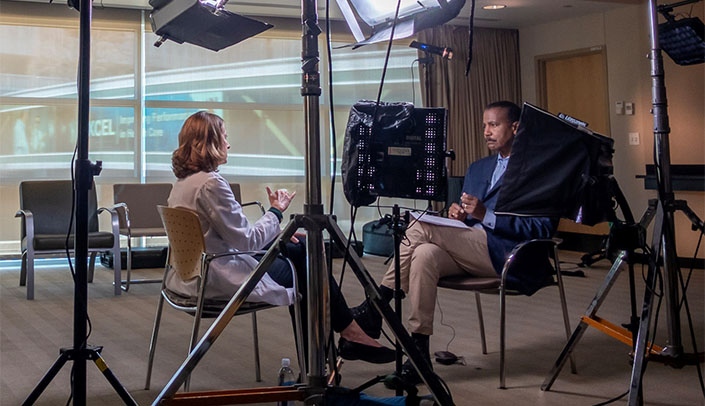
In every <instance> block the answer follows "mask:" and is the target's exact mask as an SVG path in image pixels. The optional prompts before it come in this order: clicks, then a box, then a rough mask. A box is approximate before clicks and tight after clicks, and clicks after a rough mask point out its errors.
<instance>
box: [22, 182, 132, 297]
mask: <svg viewBox="0 0 705 406" xmlns="http://www.w3.org/2000/svg"><path fill="white" fill-rule="evenodd" d="M73 196H74V190H73V182H72V181H70V180H39V181H24V182H20V210H19V211H18V212H17V213H16V214H15V217H20V218H21V219H22V227H21V231H20V239H21V249H22V264H21V268H20V286H25V285H26V286H27V300H32V299H34V258H35V257H37V256H38V255H56V254H63V253H65V252H66V235H67V233H68V231H69V221H70V219H71V218H72V212H71V210H72V209H73ZM103 212H108V213H110V219H111V230H112V231H100V230H99V224H98V214H100V213H103ZM74 221H75V219H74ZM74 224H75V223H74ZM119 224H120V223H119V220H118V214H117V212H115V211H114V210H112V209H106V208H98V203H97V197H96V190H95V184H93V185H92V187H91V188H90V190H89V193H88V252H89V253H90V262H89V268H88V281H89V282H92V281H93V273H94V270H95V258H96V256H97V254H98V253H100V252H102V251H105V250H111V251H112V252H113V256H114V257H115V272H114V283H115V295H119V294H120V290H121V289H120V266H121V263H120V225H119ZM74 233H75V227H71V234H70V235H69V238H68V248H69V252H73V248H74V237H75V234H74Z"/></svg>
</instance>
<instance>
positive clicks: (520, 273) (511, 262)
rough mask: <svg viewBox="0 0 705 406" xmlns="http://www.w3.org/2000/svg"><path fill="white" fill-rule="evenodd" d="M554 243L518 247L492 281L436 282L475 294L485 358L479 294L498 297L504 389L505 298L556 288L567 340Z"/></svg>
mask: <svg viewBox="0 0 705 406" xmlns="http://www.w3.org/2000/svg"><path fill="white" fill-rule="evenodd" d="M559 243H560V240H557V239H536V240H530V241H526V242H523V243H521V244H519V245H517V246H516V247H515V248H514V250H512V252H511V253H510V255H509V256H508V257H507V260H506V262H505V263H504V267H503V269H502V275H501V276H498V277H496V278H494V277H474V276H471V275H467V276H465V275H462V276H457V275H456V276H448V277H444V278H441V279H440V280H439V281H438V286H439V287H441V288H446V289H453V290H464V291H470V292H474V293H475V303H476V306H477V315H478V320H479V330H480V340H481V344H482V353H483V354H487V343H486V340H485V324H484V319H483V316H482V304H481V299H480V294H481V293H492V294H497V295H499V313H500V316H499V317H500V322H499V387H500V388H502V389H504V388H506V385H505V375H506V371H505V341H506V306H505V302H506V297H507V296H512V295H532V294H533V293H535V292H536V291H537V290H539V289H543V288H545V287H549V286H557V287H558V294H559V297H560V303H561V309H562V311H563V324H564V327H565V335H566V340H567V339H568V338H570V334H571V328H570V321H569V318H568V307H567V305H566V298H565V290H564V288H563V278H562V277H561V272H560V262H559V260H558V249H557V246H558V244H559ZM571 369H572V371H573V373H576V368H575V363H574V362H573V359H572V358H571Z"/></svg>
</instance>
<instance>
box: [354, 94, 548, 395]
mask: <svg viewBox="0 0 705 406" xmlns="http://www.w3.org/2000/svg"><path fill="white" fill-rule="evenodd" d="M520 115H521V109H520V108H519V106H517V105H516V104H514V103H512V102H508V101H500V102H495V103H491V104H489V105H487V107H485V110H484V113H483V128H484V131H483V134H484V137H485V141H486V143H487V147H488V148H489V150H490V151H491V152H493V155H491V156H489V157H486V158H483V159H480V160H478V161H476V162H474V163H473V164H471V165H470V167H469V168H468V170H467V172H466V174H465V180H464V184H463V193H462V195H461V196H460V198H459V202H458V203H453V204H452V205H451V207H450V208H449V209H448V217H449V218H451V219H456V220H458V221H459V222H462V223H464V224H462V223H457V224H455V225H449V226H446V225H437V224H431V223H427V222H424V221H423V217H421V221H414V222H412V224H411V225H410V226H409V228H408V229H407V230H406V241H403V242H402V244H401V247H400V254H399V260H400V264H401V267H400V283H401V288H402V290H403V291H404V292H405V293H406V296H407V298H408V299H409V300H408V302H409V303H408V310H409V318H408V327H409V331H410V332H411V336H412V338H413V340H414V342H415V343H416V345H417V347H419V350H420V351H421V353H422V354H423V355H424V357H425V358H426V360H427V361H428V364H429V366H430V365H431V358H430V351H429V337H430V335H431V334H433V314H434V311H435V305H436V295H437V283H438V279H439V278H441V277H445V276H450V275H458V274H460V275H463V274H470V275H475V276H492V277H495V276H496V275H498V274H500V273H501V271H502V267H503V265H504V261H505V259H506V257H507V255H508V254H509V252H510V251H511V250H512V249H513V248H514V247H515V246H516V245H517V244H518V243H520V242H522V241H526V240H529V239H532V238H550V237H551V236H552V235H553V233H554V231H555V229H556V226H557V224H558V219H557V218H548V217H521V216H511V215H500V214H495V212H494V207H495V204H496V202H497V196H498V195H499V191H500V190H501V185H502V175H503V174H504V170H505V169H506V167H507V163H508V161H509V158H510V155H511V151H512V143H513V141H514V136H515V135H516V132H517V128H518V126H519V117H520ZM394 273H395V272H394V266H393V265H392V266H390V267H389V269H388V270H387V273H386V274H385V276H384V278H383V279H382V283H381V285H380V290H381V292H382V297H383V298H384V299H385V300H391V299H392V298H393V296H394V282H395V278H394ZM353 314H354V316H355V319H356V320H357V321H358V323H359V324H360V326H361V327H362V328H363V329H364V330H365V331H366V332H367V334H368V335H370V336H371V337H374V338H378V337H379V336H380V330H381V326H382V319H381V316H380V315H379V314H378V313H377V311H376V310H375V309H374V307H373V306H372V305H371V303H370V302H369V301H367V300H366V301H365V302H363V303H362V304H361V305H360V306H358V307H356V308H354V309H353ZM401 374H402V378H403V379H404V380H405V381H406V382H407V383H410V384H414V385H415V384H418V383H421V379H420V377H419V376H418V374H417V373H416V370H415V369H414V368H413V366H412V365H411V364H410V363H409V361H407V362H406V363H405V364H404V366H403V368H402V371H401Z"/></svg>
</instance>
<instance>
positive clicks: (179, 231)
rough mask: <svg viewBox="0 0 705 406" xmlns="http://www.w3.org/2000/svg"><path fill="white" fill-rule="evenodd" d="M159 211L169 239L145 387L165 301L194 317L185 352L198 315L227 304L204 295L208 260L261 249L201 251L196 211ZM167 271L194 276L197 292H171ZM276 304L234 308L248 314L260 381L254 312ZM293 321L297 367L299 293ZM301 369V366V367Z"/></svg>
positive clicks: (193, 335)
mask: <svg viewBox="0 0 705 406" xmlns="http://www.w3.org/2000/svg"><path fill="white" fill-rule="evenodd" d="M158 211H159V214H160V216H161V218H162V221H163V223H164V228H165V229H166V234H167V238H168V240H169V253H168V258H167V264H166V267H165V270H164V278H163V280H162V288H161V292H160V295H159V303H158V305H157V313H156V316H155V319H154V328H153V330H152V338H151V340H150V344H149V358H148V361H147V379H146V381H145V389H149V386H150V382H151V376H152V367H153V364H154V355H155V351H156V346H157V338H158V335H159V327H160V324H161V317H162V309H163V307H164V303H165V302H166V303H167V304H169V306H171V307H172V308H174V309H176V310H180V311H183V312H186V313H188V314H191V315H193V316H194V320H193V326H192V330H191V339H190V342H189V352H191V350H192V349H193V348H194V347H195V345H196V342H197V341H198V338H199V327H200V323H201V319H202V318H213V317H217V316H218V315H219V314H220V313H221V312H222V310H223V309H224V308H225V307H226V305H227V304H228V301H226V300H211V299H206V298H205V286H206V284H207V281H208V271H209V268H210V263H211V262H212V261H213V260H214V259H216V258H222V257H227V256H236V255H255V254H260V253H262V254H263V253H264V252H259V251H258V252H254V251H228V252H219V253H209V252H206V250H205V242H204V238H203V232H202V231H201V223H200V221H199V219H198V214H197V213H196V212H194V211H191V210H189V209H185V208H174V207H165V206H159V207H158ZM289 264H290V267H291V271H292V272H295V269H294V266H293V265H292V264H291V262H290V263H289ZM169 272H174V273H175V274H176V275H178V277H179V278H182V279H183V280H190V279H193V278H197V280H198V286H199V292H198V296H196V297H187V296H183V295H181V294H179V293H176V292H173V291H171V290H169V289H168V288H167V287H166V282H165V281H166V276H167V274H168V273H169ZM292 279H293V281H294V289H296V292H298V286H297V283H296V280H297V279H296V275H293V278H292ZM274 307H277V306H276V305H272V304H269V303H256V302H245V303H244V304H243V305H242V306H241V307H240V308H239V309H238V311H237V313H236V315H243V314H251V315H252V334H253V340H254V358H255V379H256V380H257V382H259V381H261V372H260V364H259V338H258V336H257V312H258V311H260V310H265V309H271V308H274ZM294 311H295V321H296V328H295V330H296V332H295V333H296V336H297V337H296V344H297V353H298V362H299V366H300V367H301V366H303V365H305V363H304V360H303V356H304V352H303V350H302V348H303V338H302V332H301V316H300V311H299V295H298V294H297V302H296V304H295V306H294ZM301 370H304V369H301ZM184 387H185V390H186V391H188V390H189V380H188V379H187V380H186V382H185V384H184Z"/></svg>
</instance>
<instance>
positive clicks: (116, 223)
mask: <svg viewBox="0 0 705 406" xmlns="http://www.w3.org/2000/svg"><path fill="white" fill-rule="evenodd" d="M103 212H107V213H110V228H111V232H112V233H113V235H114V236H115V238H117V239H118V243H119V240H120V217H119V216H120V215H119V213H118V211H117V209H115V208H112V207H101V208H99V209H98V214H101V213H103Z"/></svg>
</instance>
